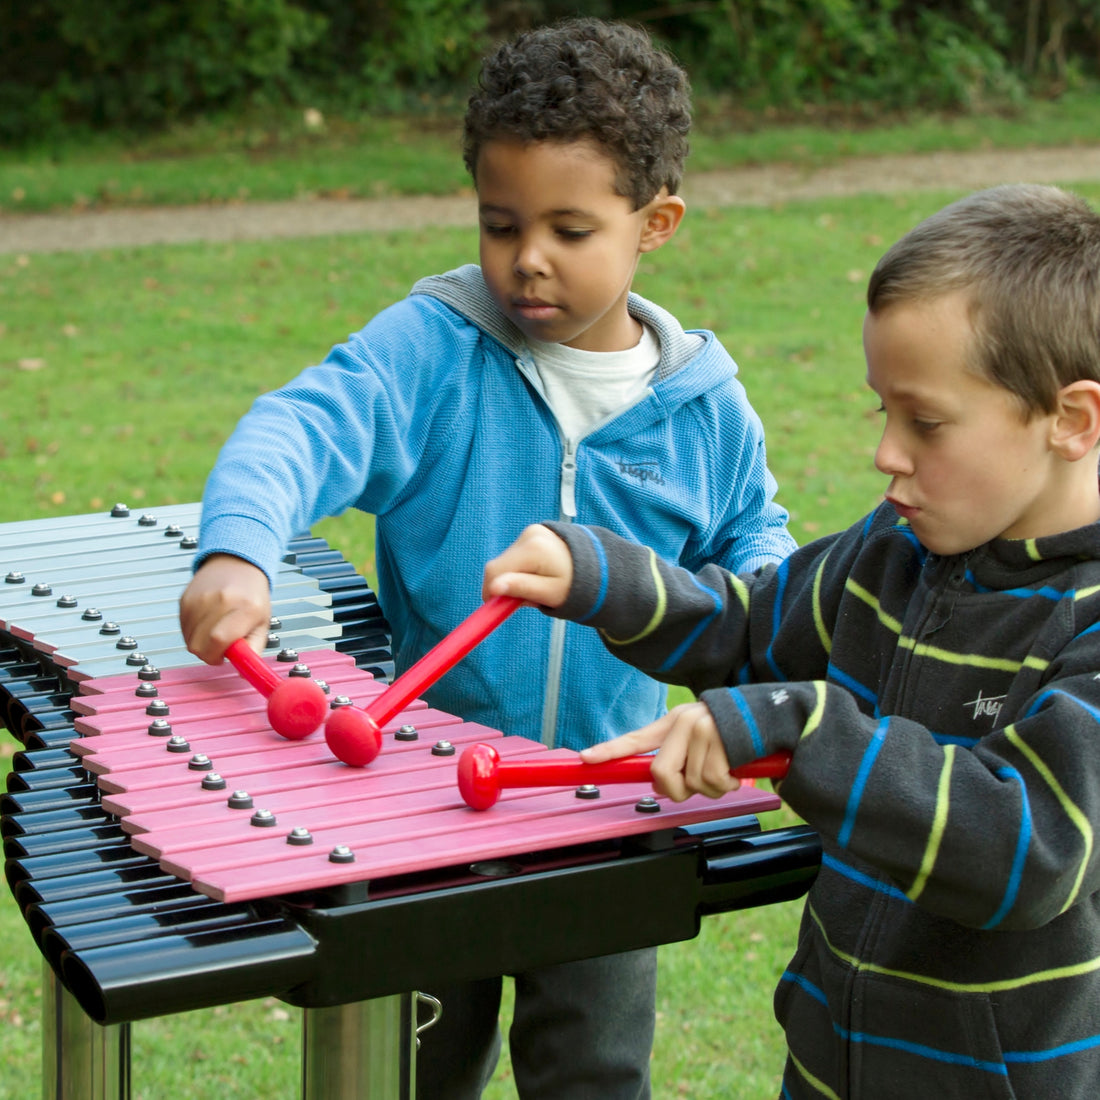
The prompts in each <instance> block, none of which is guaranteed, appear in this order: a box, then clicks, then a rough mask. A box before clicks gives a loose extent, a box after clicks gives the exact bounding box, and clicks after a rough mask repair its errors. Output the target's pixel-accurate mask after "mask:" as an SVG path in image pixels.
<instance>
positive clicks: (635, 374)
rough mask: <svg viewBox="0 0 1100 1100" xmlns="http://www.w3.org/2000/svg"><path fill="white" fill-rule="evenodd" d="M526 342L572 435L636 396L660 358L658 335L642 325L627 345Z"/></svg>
mask: <svg viewBox="0 0 1100 1100" xmlns="http://www.w3.org/2000/svg"><path fill="white" fill-rule="evenodd" d="M528 346H529V347H530V348H531V356H532V358H533V359H534V360H535V368H536V370H537V371H538V374H539V380H540V381H541V382H542V389H543V392H544V393H545V394H546V399H547V401H548V402H549V403H550V408H551V409H552V410H553V413H554V416H555V417H557V420H558V423H559V424H560V425H561V430H562V431H563V432H564V433H565V437H566V439H570V440H577V439H580V438H581V437H582V436H583V435H585V433H586V432H588V431H589V430H590V429H591V428H592V427H593V426H595V425H596V424H598V423H599V422H600V421H601V420H603V419H605V418H606V417H607V416H609V415H610V414H611V413H613V412H615V411H616V410H618V409H622V408H625V407H626V406H627V405H630V404H632V403H633V402H634V401H636V400H637V399H638V398H640V397H641V396H642V395H643V394H644V393H645V392H646V389H647V388H648V387H649V383H650V380H651V379H652V378H653V374H654V371H655V370H656V369H657V363H658V361H659V360H660V358H661V346H660V344H659V343H658V341H657V337H656V336H655V335H654V333H653V332H652V331H651V330H650V329H649V327H648V326H646V325H643V326H642V338H641V340H639V341H638V343H637V345H636V346H634V347H632V348H627V349H626V350H625V351H581V350H580V349H579V348H570V347H566V345H565V344H544V343H543V342H542V341H541V340H529V341H528Z"/></svg>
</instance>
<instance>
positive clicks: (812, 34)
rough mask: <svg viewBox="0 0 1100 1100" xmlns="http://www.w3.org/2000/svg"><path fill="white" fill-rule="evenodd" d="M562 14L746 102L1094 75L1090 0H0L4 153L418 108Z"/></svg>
mask: <svg viewBox="0 0 1100 1100" xmlns="http://www.w3.org/2000/svg"><path fill="white" fill-rule="evenodd" d="M570 14H587V15H597V16H602V17H612V18H623V19H630V20H633V21H635V22H639V23H642V24H643V25H645V26H647V27H648V28H649V29H650V30H651V31H652V32H653V33H654V34H655V35H656V36H658V37H659V38H660V39H661V40H662V41H663V42H664V43H665V44H666V45H668V46H669V47H670V48H671V49H672V51H673V52H674V53H675V54H676V56H677V57H678V58H679V59H680V61H681V62H682V63H683V64H685V65H686V66H687V68H688V69H689V71H690V73H691V76H692V80H693V83H694V84H695V87H696V89H697V90H698V91H699V92H700V93H704V94H706V95H708V96H712V97H718V98H719V99H722V98H723V97H725V98H726V99H728V100H729V101H730V102H735V103H736V104H737V105H738V106H744V107H747V108H749V109H753V110H757V109H761V108H771V109H773V110H780V111H799V110H806V109H807V108H813V107H815V106H821V105H826V104H827V105H830V106H834V107H835V106H840V107H842V108H847V109H849V110H851V111H861V112H864V113H866V114H868V115H871V114H874V113H875V112H880V111H890V110H899V109H908V108H933V109H949V110H953V109H975V108H987V107H990V106H1000V105H1004V104H1011V103H1012V102H1014V101H1018V100H1019V99H1020V98H1021V97H1023V96H1026V95H1029V94H1047V95H1049V94H1057V92H1058V91H1059V90H1060V89H1062V88H1064V87H1066V86H1067V85H1070V84H1073V83H1076V82H1080V81H1082V80H1089V79H1092V78H1095V77H1096V76H1097V70H1098V63H1100V0H931V2H928V0H921V2H917V0H680V2H670V3H666V4H661V3H659V2H658V3H654V2H653V0H593V2H589V3H579V4H578V3H564V2H561V0H0V141H4V142H7V143H14V142H24V141H28V140H30V141H34V140H36V139H40V138H41V137H43V136H44V135H48V134H49V133H51V132H54V131H59V130H69V129H72V128H73V127H91V128H119V127H126V128H130V127H132V128H146V129H147V128H156V127H161V126H163V125H165V124H167V123H170V122H172V121H175V120H179V119H185V118H189V117H194V116H196V115H198V114H204V113H210V112H216V111H222V110H227V109H236V108H239V107H242V106H247V105H252V104H260V105H265V104H267V105H271V104H282V105H307V104H308V105H313V106H317V107H319V108H323V109H326V110H329V111H335V112H343V113H355V112H396V111H409V110H413V109H418V108H423V107H424V106H425V105H426V104H432V103H438V102H439V101H440V100H441V99H442V100H446V99H447V98H448V97H449V98H451V99H455V98H456V97H461V96H462V95H463V94H464V91H465V89H466V88H467V87H468V86H469V82H470V81H471V79H472V78H473V76H474V74H475V73H476V71H477V65H478V61H479V59H480V57H481V56H482V54H483V53H484V52H485V50H486V49H487V48H488V47H489V46H490V45H491V43H492V42H493V41H494V40H496V39H497V38H498V37H500V36H501V35H505V34H508V33H511V32H513V31H515V30H517V29H519V28H523V27H528V26H532V25H535V24H538V23H541V22H547V21H550V20H554V19H557V18H559V17H561V16H563V15H570Z"/></svg>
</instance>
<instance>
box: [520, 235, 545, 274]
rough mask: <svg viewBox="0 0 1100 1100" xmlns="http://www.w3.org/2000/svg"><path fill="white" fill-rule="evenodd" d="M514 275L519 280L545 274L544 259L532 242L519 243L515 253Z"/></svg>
mask: <svg viewBox="0 0 1100 1100" xmlns="http://www.w3.org/2000/svg"><path fill="white" fill-rule="evenodd" d="M513 269H514V270H515V273H516V274H517V275H519V276H520V277H521V278H524V279H530V278H533V277H535V276H536V275H545V274H546V259H545V257H544V256H543V253H542V250H541V249H540V248H538V247H537V245H536V244H535V243H534V242H525V243H521V244H520V247H519V249H518V251H517V252H516V259H515V263H514V264H513Z"/></svg>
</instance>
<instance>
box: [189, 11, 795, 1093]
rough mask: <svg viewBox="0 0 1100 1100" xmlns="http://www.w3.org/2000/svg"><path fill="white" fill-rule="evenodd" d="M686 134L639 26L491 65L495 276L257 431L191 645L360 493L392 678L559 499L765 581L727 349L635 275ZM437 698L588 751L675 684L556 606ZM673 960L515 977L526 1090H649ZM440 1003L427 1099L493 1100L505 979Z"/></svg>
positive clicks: (403, 310)
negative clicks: (662, 982) (645, 671)
mask: <svg viewBox="0 0 1100 1100" xmlns="http://www.w3.org/2000/svg"><path fill="white" fill-rule="evenodd" d="M689 125H690V98H689V89H688V84H687V80H686V77H685V75H684V73H683V71H682V70H681V69H680V68H679V67H678V66H676V65H675V63H674V62H672V60H671V59H670V58H669V57H668V56H667V55H665V54H664V53H662V52H661V51H660V50H658V49H656V48H655V47H654V46H653V44H652V43H651V42H650V41H649V39H648V37H647V36H646V35H645V34H644V33H643V32H641V31H639V30H637V29H635V28H631V27H629V26H626V25H623V24H616V23H604V22H601V21H598V20H588V19H585V20H574V21H569V22H566V23H563V24H561V25H558V26H555V27H546V28H541V29H538V30H535V31H532V32H530V33H529V34H526V35H522V36H520V37H519V38H517V39H516V40H515V41H513V42H509V43H506V44H505V45H504V46H502V47H501V48H500V49H499V50H498V51H496V53H494V54H493V55H492V56H491V57H490V58H488V59H487V60H486V62H485V66H484V68H483V73H482V78H481V83H480V86H479V88H478V90H477V91H475V93H474V95H473V96H472V98H471V100H470V104H469V108H468V111H467V119H466V135H465V157H466V163H467V165H468V166H469V168H470V171H471V173H472V175H473V179H474V183H475V185H476V189H477V197H478V207H479V221H480V258H481V264H480V267H477V266H474V265H469V266H466V267H463V268H459V269H458V270H456V271H451V272H448V273H447V274H444V275H439V276H435V277H432V278H427V279H423V280H421V281H420V282H419V283H417V285H416V286H415V287H414V288H413V291H412V293H411V294H410V296H409V297H408V298H406V299H405V300H404V301H402V302H399V303H397V304H396V305H394V306H391V307H390V308H389V309H387V310H385V311H384V312H383V313H381V314H379V316H377V317H375V318H374V319H373V320H372V321H371V322H370V323H369V324H368V325H367V326H366V327H365V328H364V329H363V330H362V331H361V332H358V333H356V334H354V335H353V336H351V337H350V338H349V340H348V341H347V342H346V343H344V344H342V345H340V346H338V347H336V348H334V349H333V350H332V352H331V353H330V354H329V356H328V358H327V359H326V360H325V362H324V363H322V364H321V365H320V366H317V367H313V368H310V369H309V370H307V371H305V372H304V373H303V374H302V375H300V376H299V377H298V378H297V379H295V380H293V381H292V382H290V383H289V384H287V385H286V386H284V387H282V388H281V389H280V390H279V391H277V392H275V393H272V394H268V395H265V396H263V397H261V398H260V399H259V400H258V401H257V402H256V403H255V405H254V406H253V408H252V410H251V411H250V412H249V413H248V414H247V415H246V416H245V417H244V419H243V420H242V421H241V424H240V425H239V427H238V428H237V430H236V431H235V432H234V434H233V436H232V437H231V439H230V440H229V441H228V443H227V444H226V446H225V448H224V449H223V451H222V453H221V455H220V456H219V458H218V461H217V465H216V466H215V469H214V472H213V474H212V475H211V478H210V481H209V483H208V485H207V488H206V492H205V494H204V500H203V519H202V528H201V533H200V548H199V554H198V556H197V558H196V562H197V563H198V568H197V571H196V573H195V576H194V578H193V579H192V582H191V584H190V585H189V587H188V589H187V591H186V592H185V593H184V596H183V598H182V601H181V609H180V621H181V626H182V629H183V633H184V636H185V638H186V639H187V643H188V646H189V648H190V649H191V650H192V652H194V653H196V654H198V656H200V657H201V658H203V659H204V660H206V661H209V662H217V661H220V660H221V658H222V654H223V652H224V650H225V648H226V646H227V645H228V644H229V643H230V642H232V641H233V640H234V639H236V638H239V637H246V636H247V637H249V638H251V639H254V640H257V641H258V640H259V639H260V638H263V637H264V636H265V635H266V631H267V627H268V618H269V614H270V600H269V585H268V577H269V576H270V575H271V573H272V571H273V570H274V568H275V566H276V564H277V563H278V561H279V559H280V557H281V555H282V554H283V552H284V548H285V546H286V543H287V540H288V539H289V538H290V537H291V536H292V535H294V534H295V533H297V532H299V531H301V530H304V529H306V528H308V527H309V526H311V525H312V524H313V523H314V522H316V521H317V520H318V519H320V518H322V517H324V516H328V515H334V514H337V513H339V512H342V511H343V510H344V509H345V508H348V507H358V508H360V509H363V510H364V511H368V512H372V513H374V514H375V515H376V517H377V546H378V587H379V597H380V601H381V604H382V607H383V609H384V610H385V613H386V615H387V617H388V618H389V621H390V624H391V626H392V630H393V643H394V657H395V665H396V667H397V670H398V671H402V670H404V669H405V668H408V667H409V666H410V665H411V664H413V663H414V662H415V661H416V660H417V659H418V658H419V657H420V656H422V655H423V654H424V653H425V652H426V651H427V650H428V649H429V648H430V647H431V646H432V645H434V644H435V643H436V642H438V641H439V640H440V639H441V638H442V637H443V636H444V635H445V634H447V633H448V632H449V631H450V630H452V629H453V628H454V627H455V626H457V625H458V624H459V623H460V622H461V621H462V620H463V619H464V618H465V617H466V616H467V615H468V614H469V613H470V612H471V611H473V610H474V608H475V607H476V606H477V603H478V599H479V572H480V569H481V566H482V564H483V563H484V562H485V561H486V560H487V559H488V558H489V557H491V556H492V555H493V554H495V553H497V552H499V550H500V548H501V547H502V546H505V545H507V543H508V542H509V541H510V540H511V539H513V538H515V537H516V535H518V534H519V532H520V531H521V530H523V528H524V527H525V526H527V525H528V524H530V523H533V522H535V521H537V520H539V519H542V518H544V517H545V516H546V515H555V516H559V517H560V518H562V519H563V520H564V521H566V522H568V521H571V520H573V519H577V520H580V521H582V522H590V523H599V524H601V525H604V526H607V527H609V528H612V529H614V530H617V531H618V532H619V533H620V534H622V535H624V536H628V537H633V538H638V539H641V540H643V541H645V542H647V543H652V544H654V545H656V546H658V547H659V548H660V550H661V553H663V554H664V555H666V556H667V557H669V558H670V559H673V560H679V561H682V562H684V563H685V564H687V565H691V566H695V567H697V566H699V565H702V564H703V563H704V562H705V561H710V560H714V561H721V562H723V564H725V565H727V566H728V567H729V568H732V569H753V568H756V567H758V566H760V565H762V564H764V563H766V562H768V561H776V560H780V559H782V558H783V557H784V556H785V555H786V554H787V553H788V552H789V551H790V550H791V549H792V548H793V545H794V544H793V541H792V540H791V538H790V536H789V535H788V534H787V532H786V529H785V523H786V513H785V511H784V510H783V509H781V508H780V507H779V506H777V505H776V504H775V503H774V501H773V499H772V498H773V494H774V491H775V484H774V481H773V479H772V477H771V475H770V473H769V471H768V468H767V464H766V458H765V452H764V442H763V432H762V429H761V427H760V424H759V420H758V418H757V417H756V415H755V413H754V412H753V410H752V409H751V407H750V406H749V404H748V401H747V399H746V397H745V393H744V391H743V389H742V388H741V386H740V384H739V383H738V381H737V380H736V378H735V377H734V374H735V371H736V368H735V367H734V365H733V363H732V361H731V360H730V358H729V356H728V355H727V354H726V352H725V351H724V350H723V349H722V347H721V346H720V345H719V343H718V341H717V340H716V339H715V337H714V335H713V334H712V333H709V332H687V331H685V330H684V329H683V328H682V327H681V326H680V325H679V324H678V323H677V321H676V320H675V318H673V317H672V316H671V315H670V314H669V313H667V312H666V311H665V310H662V309H661V308H660V307H658V306H656V305H654V304H653V303H651V302H647V301H645V300H644V299H642V298H640V297H638V296H637V295H635V294H632V293H631V291H630V287H631V282H632V280H633V277H634V272H635V269H636V267H637V264H638V261H639V259H640V257H641V256H642V255H643V254H645V253H648V252H651V251H653V250H654V249H657V248H660V247H661V246H662V245H663V244H664V243H665V242H667V241H668V240H669V239H670V238H671V237H672V236H673V234H674V233H675V231H676V229H677V227H678V226H679V223H680V219H681V217H682V216H683V212H684V203H683V200H682V199H681V198H680V197H679V196H678V195H677V194H676V191H677V189H678V186H679V183H680V176H681V171H682V162H683V158H684V155H685V153H686V149H687V143H686V135H687V132H688V128H689ZM524 619H526V621H524ZM533 685H537V687H536V688H535V689H534V690H533V689H532V686H533ZM425 694H426V697H427V699H428V701H429V702H430V703H431V704H432V705H433V706H436V707H439V708H441V709H443V710H446V711H449V712H451V713H453V714H456V715H458V716H460V717H462V718H463V719H466V720H467V721H473V722H481V723H484V724H486V725H490V726H493V727H495V728H497V729H500V730H502V731H504V732H505V733H508V734H523V735H525V736H527V737H531V738H534V739H536V740H538V739H542V740H544V741H546V742H547V743H549V744H552V745H557V746H559V747H561V746H566V747H572V748H578V749H579V748H583V747H585V746H587V745H591V744H594V743H596V742H598V741H601V740H604V739H606V738H607V737H609V736H613V735H614V734H616V733H621V732H623V731H625V730H628V729H631V728H633V727H634V726H636V725H638V724H639V723H640V722H645V721H648V720H650V719H652V718H654V717H656V715H657V714H659V713H661V712H662V710H663V707H664V703H663V699H664V690H663V689H662V688H661V687H660V685H659V684H657V683H655V682H654V681H653V680H650V679H648V678H647V677H645V676H643V675H641V674H639V673H636V672H634V671H633V670H631V669H628V668H627V667H626V666H625V665H622V664H620V663H619V662H617V661H614V660H612V659H611V658H610V657H609V656H608V655H607V654H606V652H605V651H604V650H603V647H602V646H601V645H600V644H599V642H598V640H597V639H595V638H594V637H591V636H590V635H589V632H588V631H579V630H575V629H572V628H571V629H570V630H569V633H568V635H567V634H566V626H565V624H564V623H555V624H552V625H551V624H550V622H549V621H548V620H543V619H540V617H538V616H535V617H534V618H533V619H532V618H527V617H526V616H522V617H516V618H513V619H512V620H510V621H509V622H507V623H505V624H504V625H503V626H501V627H500V628H499V629H498V630H496V631H495V632H494V633H493V634H492V635H491V636H490V637H489V638H488V639H487V640H486V641H484V642H483V643H482V644H481V645H480V646H478V648H477V649H476V650H474V652H473V653H472V654H471V655H470V656H469V657H467V658H466V659H465V660H464V661H463V662H462V663H461V664H460V665H459V666H457V667H456V668H455V669H454V670H452V671H451V672H449V673H448V675H447V676H445V677H443V678H442V679H441V680H440V682H439V683H437V684H436V685H435V686H434V687H433V688H432V689H431V690H429V691H428V692H426V693H425ZM655 975H656V952H655V951H654V950H652V949H651V950H647V951H640V952H629V953H625V954H623V955H617V956H613V957H610V958H605V959H594V960H586V961H583V962H580V963H573V964H567V965H564V966H559V967H548V968H545V969H541V970H539V971H536V972H533V973H529V974H524V975H517V977H516V1008H515V1014H514V1022H513V1028H512V1033H511V1039H512V1043H511V1045H512V1063H513V1069H514V1072H515V1078H516V1082H517V1085H518V1087H519V1091H520V1095H521V1096H523V1097H524V1098H525V1100H526V1098H528V1097H545V1098H547V1100H567V1098H569V1097H587V1096H599V1097H600V1098H601V1100H615V1098H619V1097H621V1098H623V1100H627V1098H629V1100H635V1098H639V1097H646V1096H648V1095H649V1081H648V1063H649V1055H650V1047H651V1043H652V1035H653V1026H654V1017H655V1012H654V1008H655ZM431 992H433V993H435V994H436V995H437V996H439V997H440V999H441V1000H442V1001H443V1006H444V1011H443V1017H442V1019H441V1021H440V1022H439V1023H438V1024H437V1025H436V1026H435V1027H433V1028H432V1030H431V1031H430V1032H428V1033H427V1034H426V1035H425V1037H424V1040H423V1044H422V1048H421V1052H420V1055H419V1058H418V1066H417V1084H418V1091H419V1093H420V1095H422V1096H426V1097H430V1098H432V1100H439V1098H443V1097H445V1098H446V1100H460V1098H462V1097H467V1096H471V1097H476V1096H478V1095H480V1092H481V1089H482V1087H483V1085H484V1084H485V1083H486V1082H487V1081H488V1079H489V1078H490V1077H491V1075H492V1072H493V1066H494V1064H495V1061H496V1056H497V1049H498V1046H499V1036H498V1032H497V1017H498V1013H499V1004H500V980H499V979H495V980H489V981H486V982H480V983H474V984H472V985H467V986H463V987H462V988H461V989H458V990H446V991H440V990H432V991H431Z"/></svg>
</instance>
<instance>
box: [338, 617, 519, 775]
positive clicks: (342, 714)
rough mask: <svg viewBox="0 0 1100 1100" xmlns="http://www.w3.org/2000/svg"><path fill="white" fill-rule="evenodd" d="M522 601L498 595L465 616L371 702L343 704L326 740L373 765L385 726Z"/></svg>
mask: <svg viewBox="0 0 1100 1100" xmlns="http://www.w3.org/2000/svg"><path fill="white" fill-rule="evenodd" d="M522 603H523V601H522V600H517V599H516V598H515V597H514V596H494V597H493V598H492V599H491V600H488V601H486V602H485V603H483V604H482V605H481V606H480V607H479V608H478V609H477V610H476V611H475V612H474V613H473V614H472V615H470V616H469V617H468V618H466V619H464V620H463V621H462V622H461V623H459V624H458V626H456V627H455V628H454V630H452V631H451V632H450V634H448V635H447V636H446V637H445V638H444V639H443V640H442V641H441V642H439V643H438V644H437V645H435V646H433V647H432V648H431V649H429V650H428V652H427V653H425V654H424V656H423V657H421V658H420V660H419V661H417V662H416V664H415V665H413V666H412V667H411V668H410V669H408V670H406V671H405V672H403V673H402V674H401V675H400V676H398V678H397V679H396V680H394V682H393V683H392V684H390V686H389V687H388V688H386V690H385V691H383V692H382V694H381V695H379V696H378V697H377V698H376V699H372V700H371V702H370V703H368V704H367V706H366V707H363V708H359V707H340V708H338V709H337V710H334V711H333V712H332V714H330V715H329V718H328V721H327V722H325V740H326V741H327V742H328V747H329V748H330V749H332V754H333V755H334V756H335V757H336V758H337V759H338V760H342V761H343V762H344V763H345V764H351V765H352V766H353V767H362V766H363V765H364V764H369V763H370V762H371V761H372V760H373V759H374V758H375V757H376V756H377V755H378V751H379V749H381V747H382V727H383V726H384V725H385V724H386V723H387V722H388V721H389V720H390V719H391V718H393V716H394V715H395V714H397V713H398V712H399V711H401V710H403V709H404V708H405V707H406V706H408V704H409V703H411V702H412V700H413V699H415V698H416V697H417V696H418V695H421V694H422V693H423V692H424V691H425V690H426V689H427V688H429V687H431V685H432V684H434V683H435V682H436V680H438V679H439V678H440V676H442V675H443V674H444V673H445V672H446V671H447V670H448V669H450V668H452V667H453V666H454V665H456V664H458V662H459V661H461V660H462V658H463V657H465V656H466V654H467V653H469V652H470V650H471V649H473V648H474V646H476V645H477V644H478V643H479V642H481V641H484V639H485V638H486V637H487V636H488V635H489V634H491V633H492V632H493V631H494V630H496V628H497V627H498V626H500V624H501V623H502V622H504V620H505V619H507V618H508V616H509V615H511V614H512V612H513V611H515V610H516V608H517V607H520V606H521V605H522Z"/></svg>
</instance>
